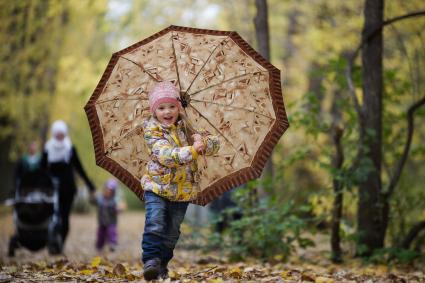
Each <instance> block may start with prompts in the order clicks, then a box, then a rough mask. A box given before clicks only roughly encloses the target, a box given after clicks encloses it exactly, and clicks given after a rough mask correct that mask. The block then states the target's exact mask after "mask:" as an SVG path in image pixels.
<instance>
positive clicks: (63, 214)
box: [41, 120, 95, 243]
mask: <svg viewBox="0 0 425 283" xmlns="http://www.w3.org/2000/svg"><path fill="white" fill-rule="evenodd" d="M51 134H52V137H51V138H50V139H49V140H48V141H47V142H46V144H45V146H44V152H43V156H42V161H41V166H42V168H44V169H46V170H48V172H49V173H50V175H51V176H52V177H53V178H56V179H57V181H58V188H59V211H60V218H61V223H62V227H61V235H62V240H63V243H65V240H66V237H67V235H68V231H69V215H70V212H71V207H72V202H73V201H74V196H75V193H76V191H77V187H76V183H75V178H74V170H75V171H77V172H78V174H79V175H80V176H81V178H82V179H83V180H84V182H85V183H86V185H87V187H88V188H89V190H90V193H91V194H90V196H91V198H93V197H94V191H95V187H94V185H93V183H92V182H91V181H90V179H89V178H88V176H87V174H86V172H85V171H84V168H83V166H82V165H81V162H80V159H79V157H78V154H77V150H76V149H75V147H74V146H73V145H72V142H71V139H70V138H69V136H68V127H67V125H66V123H65V122H64V121H61V120H58V121H55V122H54V123H53V124H52V127H51Z"/></svg>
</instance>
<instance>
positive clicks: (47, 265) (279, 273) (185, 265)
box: [0, 212, 425, 282]
mask: <svg viewBox="0 0 425 283" xmlns="http://www.w3.org/2000/svg"><path fill="white" fill-rule="evenodd" d="M143 220H144V215H143V214H142V213H137V212H126V213H123V214H122V215H120V219H119V221H120V223H119V247H118V249H117V250H116V251H114V252H110V251H108V250H105V251H104V252H102V253H101V254H98V253H97V252H96V250H95V248H94V241H95V233H96V216H95V215H94V214H89V215H76V214H74V215H72V219H71V232H70V236H69V239H68V242H67V245H66V248H65V252H64V255H63V256H54V257H52V256H49V255H48V254H47V251H46V250H42V251H39V252H36V253H31V252H29V251H27V250H23V249H22V250H19V251H18V252H17V254H16V257H14V258H8V257H7V244H8V240H9V237H10V235H11V234H12V233H13V229H14V228H13V221H12V217H11V215H10V214H7V215H2V216H0V227H1V230H0V282H144V280H143V276H142V265H141V264H140V261H139V258H140V252H141V248H140V239H141V235H142V231H143ZM188 233H190V231H188ZM182 237H185V235H183V236H182ZM184 247H190V242H189V244H188V242H187V241H186V242H185V245H184ZM327 249H328V248H327V246H326V245H318V246H317V247H316V248H314V249H311V250H307V251H302V252H300V253H299V254H298V255H297V256H294V257H293V259H291V260H290V261H289V263H273V264H270V263H263V262H261V261H259V260H254V259H247V260H246V261H244V262H239V263H228V262H227V261H226V259H225V258H224V257H222V256H220V255H221V254H222V251H216V252H214V253H203V252H201V251H199V250H195V249H189V250H188V249H181V248H180V249H177V250H176V253H175V258H174V259H173V260H172V262H171V264H170V273H169V275H170V276H169V278H168V279H165V280H161V281H164V282H425V275H424V270H423V269H422V268H421V267H403V268H401V267H394V266H393V267H387V266H383V265H378V266H377V265H374V266H371V265H366V266H365V265H362V264H361V263H360V262H359V261H354V260H350V261H349V262H347V263H345V264H344V265H333V264H331V263H330V262H329V261H328V260H327V256H326V255H327V254H328V251H327Z"/></svg>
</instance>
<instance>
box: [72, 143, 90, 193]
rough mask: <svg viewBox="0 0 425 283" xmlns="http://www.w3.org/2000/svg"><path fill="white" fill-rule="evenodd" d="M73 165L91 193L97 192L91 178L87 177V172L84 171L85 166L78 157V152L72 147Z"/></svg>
mask: <svg viewBox="0 0 425 283" xmlns="http://www.w3.org/2000/svg"><path fill="white" fill-rule="evenodd" d="M71 164H72V166H73V167H74V168H75V170H77V172H78V174H79V175H80V177H81V178H83V180H84V182H85V183H86V185H87V187H88V188H89V190H90V191H91V192H94V191H95V187H94V185H93V183H92V182H91V181H90V179H89V177H88V176H87V174H86V172H85V171H84V168H83V165H82V164H81V162H80V158H79V157H78V154H77V150H76V149H75V147H72V153H71Z"/></svg>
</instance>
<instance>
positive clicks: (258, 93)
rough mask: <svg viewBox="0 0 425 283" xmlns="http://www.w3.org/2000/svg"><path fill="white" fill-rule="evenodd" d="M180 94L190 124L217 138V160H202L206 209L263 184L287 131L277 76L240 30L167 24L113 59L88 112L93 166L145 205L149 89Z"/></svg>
mask: <svg viewBox="0 0 425 283" xmlns="http://www.w3.org/2000/svg"><path fill="white" fill-rule="evenodd" d="M164 80H168V81H171V82H173V83H174V84H175V85H176V86H177V87H178V88H179V89H180V95H181V99H182V101H183V105H184V110H185V112H186V116H187V117H188V119H189V121H190V123H191V125H193V127H194V128H195V129H196V128H199V129H200V128H202V129H205V130H207V131H209V132H210V133H212V134H214V135H217V136H219V138H220V142H221V147H220V150H219V152H218V153H217V154H216V155H214V156H209V157H207V158H206V159H202V158H200V159H198V164H199V166H198V167H199V174H200V176H201V179H200V181H199V187H200V193H199V194H198V195H199V197H198V198H197V199H196V200H195V201H193V202H194V203H197V204H201V205H205V204H207V203H208V202H210V201H211V200H213V199H214V198H215V197H217V196H219V195H220V194H222V193H223V192H225V191H226V190H229V189H231V188H233V187H236V186H238V185H241V184H243V183H245V182H247V181H249V180H252V179H254V178H258V177H259V176H260V175H261V172H262V170H263V168H264V165H265V163H266V161H267V159H268V158H269V156H270V154H271V152H272V150H273V147H274V146H275V145H276V143H277V142H278V140H279V138H280V137H281V135H282V134H283V133H284V131H285V130H286V129H287V128H288V126H289V124H288V120H287V117H286V113H285V108H284V104H283V100H282V90H281V83H280V71H279V70H278V69H277V68H275V67H274V66H273V65H271V64H270V63H269V62H268V61H266V60H265V59H264V58H263V57H261V55H259V54H258V53H257V52H256V51H255V50H254V49H252V48H251V47H250V46H249V45H248V43H246V42H245V41H244V40H243V39H242V38H241V37H240V36H239V35H238V34H237V33H236V32H231V31H216V30H206V29H195V28H188V27H179V26H170V27H168V28H166V29H164V30H161V31H160V32H158V33H155V34H154V35H152V36H150V37H148V38H146V39H144V40H142V41H140V42H137V43H136V44H133V45H131V46H129V47H127V48H125V49H123V50H121V51H118V52H116V53H114V54H113V55H112V58H111V60H110V61H109V64H108V66H107V67H106V70H105V72H104V73H103V76H102V78H101V80H100V82H99V83H98V85H97V87H96V89H95V90H94V92H93V94H92V96H91V97H90V99H89V101H88V102H87V105H86V106H85V111H86V114H87V117H88V120H89V124H90V129H91V132H92V136H93V142H94V149H95V155H96V164H98V165H99V166H101V167H103V168H104V169H106V170H108V171H109V172H110V173H112V174H113V175H115V176H116V177H117V178H118V179H119V180H121V181H122V182H123V183H124V184H126V185H127V186H128V187H129V188H130V189H132V190H133V192H134V193H136V195H137V196H139V197H140V198H141V199H142V198H143V190H142V188H141V185H140V179H141V177H142V176H143V174H144V172H145V167H146V166H145V165H146V162H147V160H148V158H149V156H148V151H147V148H146V147H145V143H144V139H143V129H142V127H141V125H142V121H143V119H145V118H147V117H148V116H149V115H150V113H149V103H148V93H149V90H150V89H151V88H152V87H153V86H154V85H155V84H156V83H157V82H160V81H164Z"/></svg>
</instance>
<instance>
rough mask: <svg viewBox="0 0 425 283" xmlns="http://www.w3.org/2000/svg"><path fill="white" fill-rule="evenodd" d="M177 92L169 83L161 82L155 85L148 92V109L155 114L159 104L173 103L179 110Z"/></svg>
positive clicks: (179, 104)
mask: <svg viewBox="0 0 425 283" xmlns="http://www.w3.org/2000/svg"><path fill="white" fill-rule="evenodd" d="M179 98H180V95H179V90H178V89H177V88H176V87H175V86H174V85H173V84H172V83H171V82H169V81H163V82H160V83H158V84H157V85H155V86H154V87H153V88H152V89H151V91H150V92H149V108H150V110H151V113H152V114H153V113H155V110H156V108H158V106H159V104H161V103H166V102H169V103H175V104H176V105H177V107H179V109H181V108H182V106H181V103H180V101H179Z"/></svg>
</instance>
